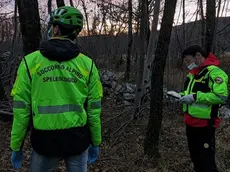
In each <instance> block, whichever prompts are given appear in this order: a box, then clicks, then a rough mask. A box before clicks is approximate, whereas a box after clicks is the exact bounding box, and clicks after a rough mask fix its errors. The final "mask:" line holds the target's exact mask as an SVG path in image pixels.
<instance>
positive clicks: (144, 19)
mask: <svg viewBox="0 0 230 172" xmlns="http://www.w3.org/2000/svg"><path fill="white" fill-rule="evenodd" d="M147 8H148V0H143V1H142V2H141V25H140V43H141V46H140V56H139V60H138V63H139V64H138V73H137V90H136V98H135V104H136V113H137V112H138V111H139V108H140V103H141V93H142V89H143V88H142V81H143V73H144V65H145V56H146V50H147V44H146V40H147V32H148V18H149V17H148V15H147V14H148V9H147ZM136 113H135V114H136Z"/></svg>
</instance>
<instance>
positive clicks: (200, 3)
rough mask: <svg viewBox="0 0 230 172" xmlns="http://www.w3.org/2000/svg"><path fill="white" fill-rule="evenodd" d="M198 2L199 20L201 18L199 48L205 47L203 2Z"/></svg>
mask: <svg viewBox="0 0 230 172" xmlns="http://www.w3.org/2000/svg"><path fill="white" fill-rule="evenodd" d="M198 1H199V8H200V18H201V46H202V47H205V18H204V9H203V0H198Z"/></svg>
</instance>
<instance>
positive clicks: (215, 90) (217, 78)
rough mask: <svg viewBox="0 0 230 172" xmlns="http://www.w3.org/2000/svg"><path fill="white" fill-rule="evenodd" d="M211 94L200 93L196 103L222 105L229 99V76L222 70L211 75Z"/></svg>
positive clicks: (213, 71) (216, 69)
mask: <svg viewBox="0 0 230 172" xmlns="http://www.w3.org/2000/svg"><path fill="white" fill-rule="evenodd" d="M209 77H210V79H209V80H210V81H209V82H210V87H211V92H208V93H203V92H201V91H198V92H197V94H196V96H195V97H196V103H204V104H210V105H213V104H222V103H224V102H225V101H226V100H227V99H228V75H227V74H226V73H225V72H224V71H223V70H221V69H220V68H215V69H213V70H212V71H211V72H210V74H209Z"/></svg>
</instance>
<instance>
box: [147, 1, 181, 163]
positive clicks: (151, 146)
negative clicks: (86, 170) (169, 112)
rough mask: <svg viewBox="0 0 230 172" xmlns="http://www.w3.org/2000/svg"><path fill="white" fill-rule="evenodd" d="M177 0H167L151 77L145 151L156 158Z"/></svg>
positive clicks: (157, 155)
mask: <svg viewBox="0 0 230 172" xmlns="http://www.w3.org/2000/svg"><path fill="white" fill-rule="evenodd" d="M176 3H177V0H165V7H164V13H163V18H162V24H161V29H160V33H159V39H158V43H157V48H156V53H155V59H154V62H153V68H152V77H151V101H150V117H149V121H148V126H147V133H146V138H145V142H144V152H145V154H147V155H148V156H149V157H151V158H154V159H155V160H156V159H157V158H158V157H159V138H160V131H161V125H162V109H163V79H164V69H165V65H166V59H167V55H168V49H169V44H170V39H171V31H172V25H173V19H174V14H175V9H176Z"/></svg>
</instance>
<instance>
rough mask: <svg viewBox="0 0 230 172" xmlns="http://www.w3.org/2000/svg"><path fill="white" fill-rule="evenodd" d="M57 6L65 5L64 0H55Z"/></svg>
mask: <svg viewBox="0 0 230 172" xmlns="http://www.w3.org/2000/svg"><path fill="white" fill-rule="evenodd" d="M56 2H57V7H58V8H59V7H62V6H65V1H64V0H57V1H56Z"/></svg>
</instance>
